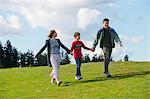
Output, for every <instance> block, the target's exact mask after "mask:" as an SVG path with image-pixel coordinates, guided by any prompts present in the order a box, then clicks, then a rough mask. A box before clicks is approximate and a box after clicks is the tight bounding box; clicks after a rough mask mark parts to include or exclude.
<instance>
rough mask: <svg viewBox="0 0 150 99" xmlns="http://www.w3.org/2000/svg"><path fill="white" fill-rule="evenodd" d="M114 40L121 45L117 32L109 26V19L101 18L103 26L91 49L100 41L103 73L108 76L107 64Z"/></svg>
mask: <svg viewBox="0 0 150 99" xmlns="http://www.w3.org/2000/svg"><path fill="white" fill-rule="evenodd" d="M114 41H116V42H117V43H118V44H119V45H120V46H122V43H121V41H120V39H119V37H118V34H117V33H116V32H115V30H114V29H113V28H111V27H109V19H107V18H105V19H104V20H103V28H101V29H100V30H99V31H98V32H97V36H96V39H95V41H94V43H93V51H95V48H96V46H97V44H98V42H100V48H102V50H103V53H104V57H105V59H104V75H105V76H106V77H108V78H110V77H111V75H110V73H109V70H108V66H109V62H110V57H111V53H112V49H113V48H114V47H115V42H114Z"/></svg>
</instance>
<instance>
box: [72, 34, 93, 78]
mask: <svg viewBox="0 0 150 99" xmlns="http://www.w3.org/2000/svg"><path fill="white" fill-rule="evenodd" d="M74 38H75V41H74V42H73V43H72V47H71V49H70V52H71V53H72V52H74V59H75V61H76V76H75V79H76V80H81V79H82V76H81V71H80V67H81V59H82V53H81V47H83V48H84V49H87V50H91V51H93V50H92V49H91V48H88V47H86V46H85V45H84V44H83V42H82V41H80V33H79V32H75V34H74Z"/></svg>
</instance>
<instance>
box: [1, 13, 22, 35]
mask: <svg viewBox="0 0 150 99" xmlns="http://www.w3.org/2000/svg"><path fill="white" fill-rule="evenodd" d="M0 30H1V34H0V35H2V36H4V35H8V34H16V33H19V31H20V30H21V23H20V20H19V17H18V16H17V15H11V16H8V17H3V16H2V15H0Z"/></svg>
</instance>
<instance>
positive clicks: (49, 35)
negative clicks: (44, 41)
mask: <svg viewBox="0 0 150 99" xmlns="http://www.w3.org/2000/svg"><path fill="white" fill-rule="evenodd" d="M55 32H56V31H55V30H51V31H50V32H49V34H48V37H49V38H52V36H53V34H54V33H55Z"/></svg>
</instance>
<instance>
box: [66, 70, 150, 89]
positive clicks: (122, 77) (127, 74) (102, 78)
mask: <svg viewBox="0 0 150 99" xmlns="http://www.w3.org/2000/svg"><path fill="white" fill-rule="evenodd" d="M148 74H150V71H142V72H130V73H125V74H115V75H112V77H111V78H106V77H96V78H95V79H91V80H81V81H73V82H64V86H71V85H74V84H78V83H88V82H98V81H106V80H118V79H125V78H129V77H134V76H140V75H148Z"/></svg>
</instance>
